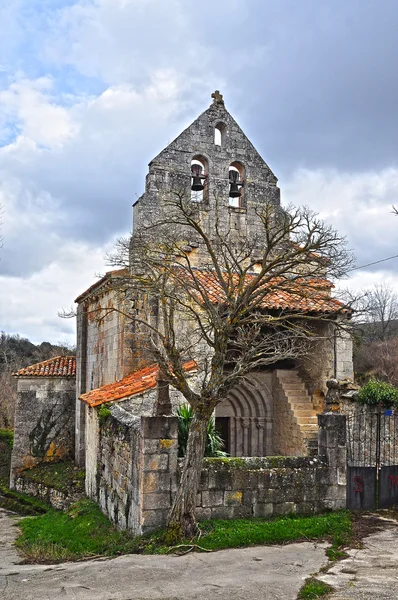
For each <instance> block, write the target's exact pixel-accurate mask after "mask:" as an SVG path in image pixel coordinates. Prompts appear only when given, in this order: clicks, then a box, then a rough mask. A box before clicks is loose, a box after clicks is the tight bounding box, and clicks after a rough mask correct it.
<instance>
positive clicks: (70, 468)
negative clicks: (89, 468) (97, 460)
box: [22, 461, 85, 494]
mask: <svg viewBox="0 0 398 600" xmlns="http://www.w3.org/2000/svg"><path fill="white" fill-rule="evenodd" d="M22 476H23V477H24V479H27V480H30V481H34V482H35V483H42V484H43V485H45V486H47V487H49V488H53V489H55V490H58V491H60V492H64V493H65V494H68V492H69V490H70V489H71V488H75V489H78V490H79V489H80V490H82V491H83V490H84V479H85V471H84V469H79V468H78V467H76V466H75V464H74V463H73V462H72V461H65V462H55V463H43V464H41V465H36V466H35V467H32V468H31V469H25V470H24V471H23V472H22Z"/></svg>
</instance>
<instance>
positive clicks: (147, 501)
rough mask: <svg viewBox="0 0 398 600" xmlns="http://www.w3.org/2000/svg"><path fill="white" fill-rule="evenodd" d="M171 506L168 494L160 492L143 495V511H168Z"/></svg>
mask: <svg viewBox="0 0 398 600" xmlns="http://www.w3.org/2000/svg"><path fill="white" fill-rule="evenodd" d="M170 506H171V497H170V493H167V492H160V493H156V492H155V493H152V494H143V497H142V507H143V509H144V510H158V509H169V508H170Z"/></svg>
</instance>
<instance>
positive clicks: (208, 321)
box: [110, 192, 351, 541]
mask: <svg viewBox="0 0 398 600" xmlns="http://www.w3.org/2000/svg"><path fill="white" fill-rule="evenodd" d="M216 204H217V203H216ZM219 215H220V212H219V210H218V207H217V205H216V211H215V216H214V222H213V223H212V225H211V226H209V224H208V221H206V220H205V219H203V213H202V212H201V210H200V206H198V205H197V204H195V203H193V202H191V201H190V200H187V198H186V196H185V193H184V192H181V193H179V192H173V193H171V194H170V195H169V196H168V197H167V198H165V199H164V202H163V210H162V211H160V213H159V214H158V215H157V219H156V222H155V223H153V224H152V225H148V226H147V227H145V228H141V229H140V231H139V232H137V233H136V234H134V236H133V238H132V239H131V240H119V242H118V246H117V251H116V252H115V254H114V255H113V256H112V257H111V258H110V262H111V264H112V265H113V266H119V267H123V268H130V270H129V272H128V274H126V271H121V275H120V277H119V278H118V279H117V281H118V284H117V289H118V290H119V293H120V295H121V301H122V302H123V303H124V306H125V308H124V309H121V310H124V312H125V314H126V315H127V316H128V317H130V318H131V319H132V320H133V321H134V329H135V343H137V340H139V341H140V344H141V349H142V351H143V352H147V353H148V356H150V357H151V359H152V360H154V361H156V362H157V363H158V364H159V365H160V369H161V372H162V378H163V379H164V380H165V381H167V382H168V383H169V384H171V385H172V386H173V387H174V388H175V389H177V390H178V391H180V392H181V394H182V395H183V396H184V398H185V399H186V401H187V402H188V403H189V404H190V406H191V407H192V412H193V417H192V421H191V426H190V430H189V436H188V442H187V449H186V455H185V460H184V466H183V470H182V475H181V480H180V484H179V488H178V491H177V493H176V496H175V500H174V503H173V506H172V508H171V511H170V513H169V517H168V537H169V540H170V541H173V540H178V539H181V538H182V537H193V536H194V535H195V534H196V533H197V531H198V529H197V523H196V520H195V499H196V493H197V489H198V483H199V477H200V473H201V468H202V461H203V456H204V450H205V438H206V431H207V427H208V423H209V420H210V419H211V416H212V414H213V412H214V409H215V407H216V406H217V404H218V403H220V402H221V401H222V400H223V399H224V398H225V397H226V396H227V395H228V393H229V392H230V390H231V389H232V388H233V387H234V386H236V385H237V384H238V383H239V382H240V381H241V380H242V379H243V378H245V377H246V375H247V374H248V373H249V372H250V371H252V370H253V369H256V368H258V367H261V366H264V365H268V364H273V363H275V362H276V361H278V360H281V359H286V358H295V357H299V356H303V355H304V354H306V353H307V351H308V345H309V343H312V342H313V341H314V339H319V338H320V337H322V336H327V335H330V333H331V329H332V326H331V323H333V324H334V325H333V326H334V327H335V326H336V325H338V324H340V325H341V324H342V323H343V322H344V321H345V320H344V319H343V320H342V321H341V320H340V321H339V319H338V316H339V314H341V313H343V312H344V311H346V309H344V308H343V306H342V305H341V304H340V303H338V302H337V301H334V300H332V299H330V284H329V283H328V281H326V279H325V278H331V277H333V278H335V277H340V276H341V275H343V274H344V273H345V272H346V270H347V269H348V267H349V266H350V265H351V256H350V255H349V253H347V251H346V250H345V241H344V239H343V238H341V237H340V236H339V235H338V234H337V233H336V232H335V231H334V230H333V229H332V228H330V227H328V226H326V225H325V224H324V223H323V222H322V221H321V220H319V219H318V217H317V216H316V215H314V214H313V213H311V211H309V210H308V209H306V208H301V209H295V208H290V209H289V210H287V211H282V210H281V209H280V208H279V207H277V206H276V205H275V204H274V203H272V202H267V203H265V204H264V205H263V207H262V208H261V210H258V211H257V215H256V216H257V219H258V220H259V222H260V223H261V231H260V233H259V235H258V236H257V237H256V238H254V237H253V238H252V239H250V240H248V239H246V237H245V236H240V235H239V232H237V231H236V230H229V229H228V228H227V227H226V226H225V222H224V221H223V220H222V219H221V218H220V217H219ZM188 242H190V243H189V244H188ZM194 248H196V250H194ZM123 273H124V274H123ZM139 299H140V300H139ZM126 300H127V302H126ZM122 302H121V304H122ZM129 303H130V305H129ZM323 305H325V311H324V312H322V309H321V308H320V307H321V306H323ZM129 306H130V308H129ZM140 307H141V308H140ZM326 307H327V308H326ZM320 321H323V323H324V325H325V327H324V329H323V332H322V333H320V332H319V327H316V326H315V324H316V323H317V324H319V322H320ZM190 359H193V360H195V362H196V364H197V367H198V376H197V377H196V378H192V377H190V376H189V374H187V373H186V372H185V370H184V363H185V361H187V360H190Z"/></svg>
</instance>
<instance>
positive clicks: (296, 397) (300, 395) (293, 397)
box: [286, 390, 311, 403]
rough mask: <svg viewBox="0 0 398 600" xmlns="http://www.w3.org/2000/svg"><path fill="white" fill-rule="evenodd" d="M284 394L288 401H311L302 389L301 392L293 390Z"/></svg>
mask: <svg viewBox="0 0 398 600" xmlns="http://www.w3.org/2000/svg"><path fill="white" fill-rule="evenodd" d="M286 396H287V398H288V400H289V402H310V403H311V398H310V397H309V395H308V394H307V392H305V391H304V390H303V391H302V392H299V391H298V390H295V391H294V392H290V393H286Z"/></svg>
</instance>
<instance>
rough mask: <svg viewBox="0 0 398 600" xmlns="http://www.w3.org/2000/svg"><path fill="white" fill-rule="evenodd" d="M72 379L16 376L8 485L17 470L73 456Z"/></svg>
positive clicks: (73, 395) (73, 386)
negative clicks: (16, 388)
mask: <svg viewBox="0 0 398 600" xmlns="http://www.w3.org/2000/svg"><path fill="white" fill-rule="evenodd" d="M75 387H76V384H75V378H74V377H40V378H38V377H35V378H34V377H20V378H19V380H18V397H17V404H16V409H15V437H14V447H13V450H12V458H11V477H10V486H11V488H13V487H14V483H15V476H16V475H17V473H19V471H20V470H22V469H26V468H29V467H33V466H34V465H36V464H38V463H40V462H49V461H52V460H63V459H65V460H67V459H70V458H73V455H74V431H75V393H76V392H75Z"/></svg>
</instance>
